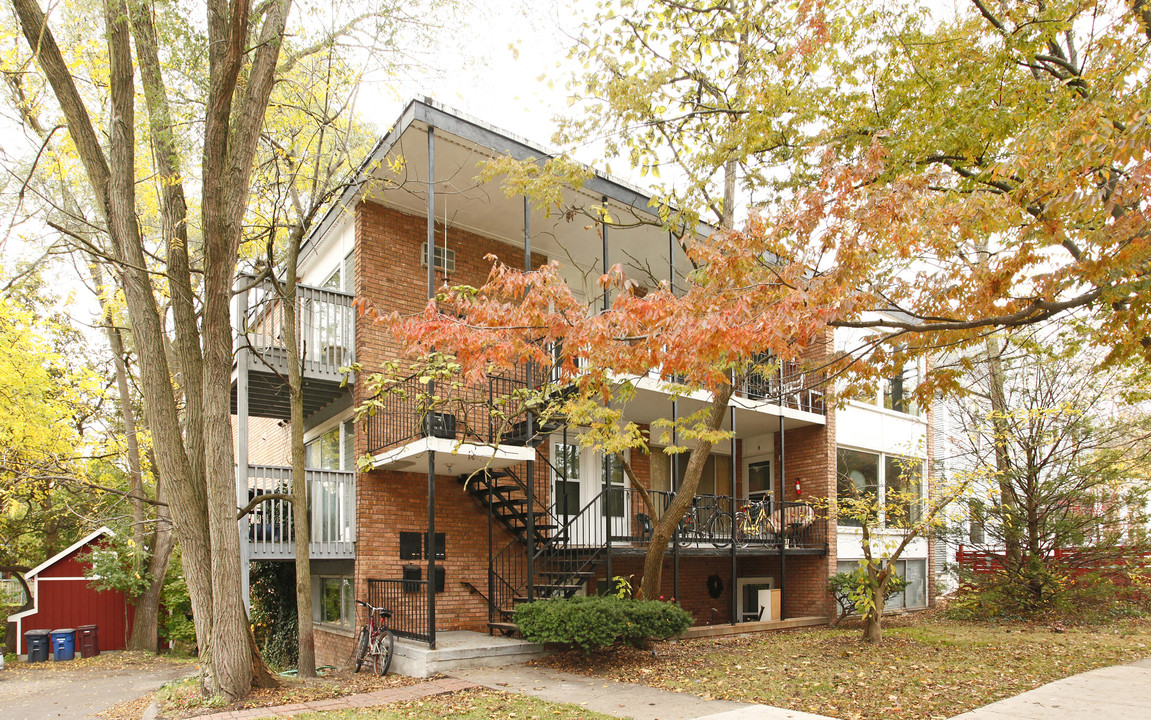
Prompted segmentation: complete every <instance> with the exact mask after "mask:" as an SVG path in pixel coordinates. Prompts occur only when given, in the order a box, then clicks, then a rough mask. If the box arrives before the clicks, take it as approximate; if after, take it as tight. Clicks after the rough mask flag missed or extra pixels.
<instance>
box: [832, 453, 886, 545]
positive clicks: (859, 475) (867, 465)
mask: <svg viewBox="0 0 1151 720" xmlns="http://www.w3.org/2000/svg"><path fill="white" fill-rule="evenodd" d="M836 483H837V495H838V497H840V498H856V497H858V498H859V499H860V500H864V501H865V500H867V499H869V498H877V497H878V496H879V455H875V454H872V453H865V452H859V451H858V450H844V449H842V448H841V449H839V450H837V451H836ZM861 510H862V508H861ZM839 524H840V525H849V526H852V527H860V526H862V524H863V523H862V522H861V520H860V519H859V518H853V517H848V516H845V515H840V516H839Z"/></svg>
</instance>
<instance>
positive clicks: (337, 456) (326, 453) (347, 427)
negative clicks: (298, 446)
mask: <svg viewBox="0 0 1151 720" xmlns="http://www.w3.org/2000/svg"><path fill="white" fill-rule="evenodd" d="M355 430H356V428H355V424H354V423H353V421H352V420H345V421H344V422H342V423H340V424H338V425H334V426H333V427H332V428H330V429H329V430H327V431H326V432H324V433H323V434H322V435H320V436H319V437H316V438H313V439H311V440H309V441H308V442H306V443H304V467H306V468H309V469H311V470H355V469H356V459H355V457H354V454H355Z"/></svg>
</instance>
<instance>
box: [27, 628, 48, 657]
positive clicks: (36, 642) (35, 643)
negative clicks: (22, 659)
mask: <svg viewBox="0 0 1151 720" xmlns="http://www.w3.org/2000/svg"><path fill="white" fill-rule="evenodd" d="M51 634H52V632H51V631H50V630H29V631H28V632H26V633H24V647H25V648H27V651H28V662H46V661H47V660H48V655H49V654H50V653H51V652H52V638H51V637H50V636H51Z"/></svg>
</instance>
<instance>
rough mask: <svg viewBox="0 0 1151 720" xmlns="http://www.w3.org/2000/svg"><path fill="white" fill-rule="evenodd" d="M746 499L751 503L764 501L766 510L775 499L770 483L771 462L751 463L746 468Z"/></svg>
mask: <svg viewBox="0 0 1151 720" xmlns="http://www.w3.org/2000/svg"><path fill="white" fill-rule="evenodd" d="M747 499H748V500H749V501H751V502H761V501H764V500H766V501H767V504H768V508H770V507H771V505H772V502H773V500H774V499H775V493H774V492H773V488H772V481H771V461H770V460H763V461H761V462H753V463H751V464H749V465H748V466H747Z"/></svg>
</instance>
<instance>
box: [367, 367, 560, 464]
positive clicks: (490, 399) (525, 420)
mask: <svg viewBox="0 0 1151 720" xmlns="http://www.w3.org/2000/svg"><path fill="white" fill-rule="evenodd" d="M542 383H543V377H542V376H541V375H540V374H539V372H538V370H536V369H534V368H531V367H527V366H525V367H523V368H520V369H518V370H517V371H516V372H515V373H512V374H504V375H492V376H489V377H488V378H487V379H486V380H484V381H482V382H479V383H473V384H463V383H460V382H458V381H453V382H452V383H451V384H450V386H449V387H444V386H443V384H442V383H441V384H440V386H439V387H436V386H434V385H433V387H431V388H429V387H428V383H427V380H426V378H423V377H421V376H420V374H418V373H417V374H415V375H412V376H409V377H407V378H404V379H403V380H400V381H399V382H398V383H396V384H395V385H394V386H392V387H391V388H390V389H389V392H388V393H387V394H386V395H385V396H384V397H383V398H382V400H381V403H382V404H381V406H380V407H378V408H377V409H376V412H375V413H374V414H369V415H368V416H366V418H365V425H366V429H367V439H368V452H369V453H370V454H371V455H372V457H373V462H374V465H375V467H377V468H382V469H390V470H409V471H413V472H416V471H419V470H420V469H421V468H420V467H418V466H417V461H419V460H420V459H422V458H423V459H426V458H427V455H428V453H430V452H436V453H444V454H445V455H446V457H445V458H444V459H443V461H442V465H440V472H444V471H446V472H447V473H448V474H451V475H460V474H468V473H472V472H475V471H477V470H481V469H484V468H488V469H496V468H501V467H508V466H510V465H518V464H519V463H522V462H527V461H529V460H533V459H535V450H534V445H535V444H537V439H538V438H540V437H542V433H545V432H550V431H551V429H554V428H551V429H549V428H547V427H543V428H541V427H532V429H531V430H530V431H529V426H530V423H531V422H532V420H531V419H530V418H529V417H528V413H526V412H525V411H524V410H522V409H521V408H519V407H518V406H516V404H515V403H514V398H515V395H516V393H517V392H518V391H524V390H528V389H531V388H534V387H538V386H539V385H541V384H542Z"/></svg>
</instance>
